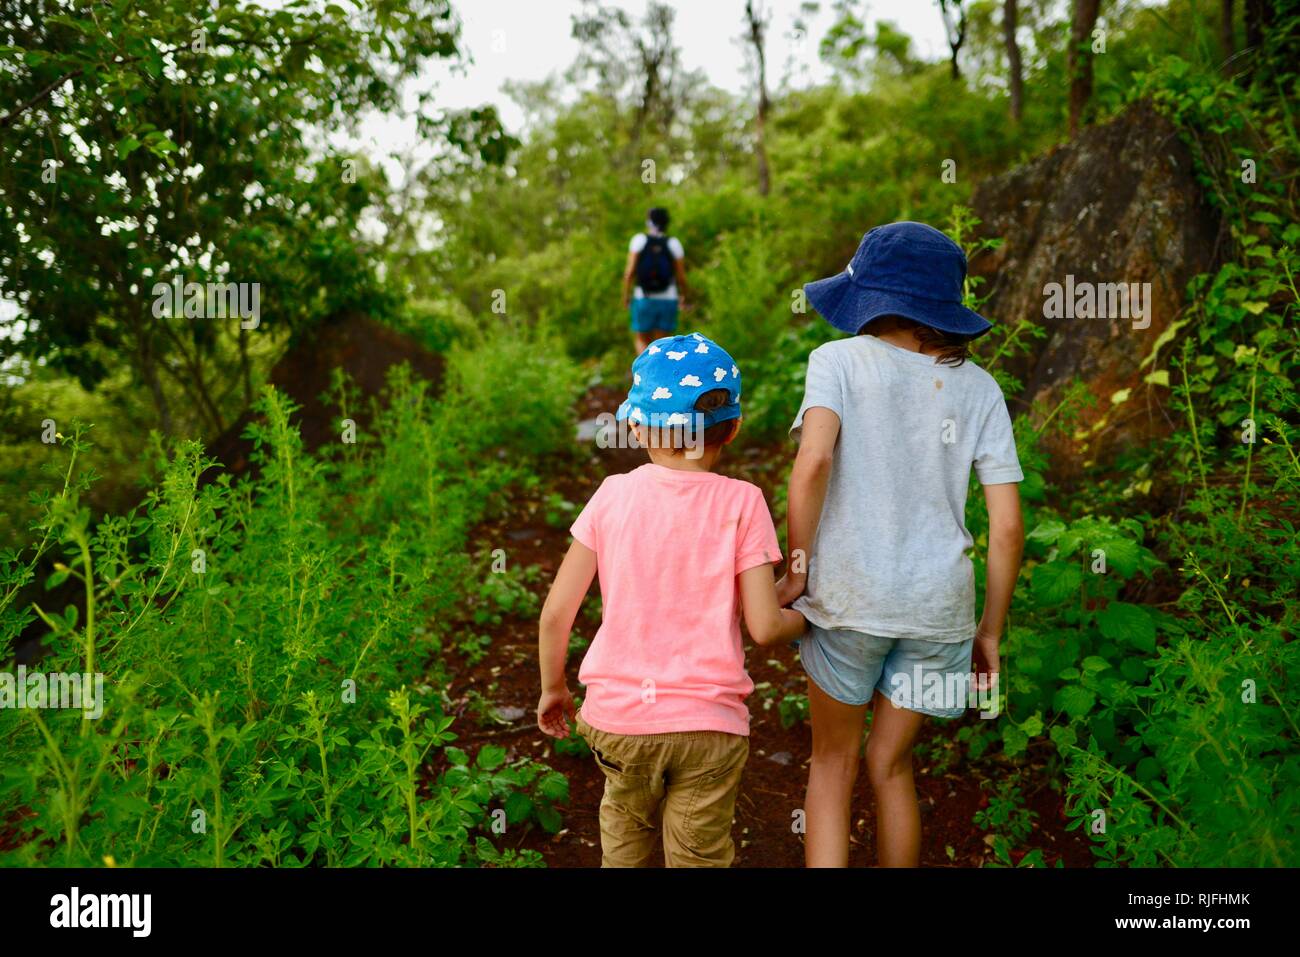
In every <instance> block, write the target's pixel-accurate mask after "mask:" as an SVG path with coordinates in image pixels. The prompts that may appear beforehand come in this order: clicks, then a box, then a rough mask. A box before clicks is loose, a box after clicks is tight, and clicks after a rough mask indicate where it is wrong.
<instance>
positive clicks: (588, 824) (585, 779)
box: [446, 388, 1092, 867]
mask: <svg viewBox="0 0 1300 957" xmlns="http://www.w3.org/2000/svg"><path fill="white" fill-rule="evenodd" d="M619 398H621V397H620V396H616V395H615V394H614V393H613V392H612V391H610V390H608V389H600V388H598V389H596V390H593V392H591V393H590V394H588V395H587V396H586V397H585V398H584V399H583V400H582V403H581V406H580V408H579V409H578V414H579V417H580V418H591V417H594V416H595V415H597V414H599V413H600V412H603V411H611V410H613V409H614V407H615V406H616V405H617V403H618V401H619ZM742 438H743V433H742ZM737 446H739V447H737ZM789 455H790V450H783V449H779V448H778V449H759V448H754V447H748V448H747V447H745V446H744V445H743V442H741V441H738V442H737V443H736V445H733V446H732V447H730V448H729V449H728V452H727V457H726V458H724V459H723V462H722V466H721V467H722V469H723V470H724V471H726V472H727V473H728V474H731V475H736V476H740V477H744V478H746V479H748V480H750V481H753V482H755V484H757V485H759V486H760V487H762V488H763V490H764V492H765V493H767V496H768V501H769V504H770V503H771V501H772V489H773V483H774V482H780V481H781V480H782V477H783V476H784V474H785V469H786V466H787V465H788V456H789ZM644 461H645V459H644V453H643V452H640V451H636V450H620V449H597V448H596V447H595V446H594V444H593V445H592V446H591V447H590V454H589V456H587V457H582V458H580V459H579V461H578V462H577V463H576V466H574V465H572V464H570V465H567V466H558V465H557V470H558V474H557V476H556V479H555V481H554V483H553V484H552V485H551V486H550V487H549V488H545V489H543V490H541V491H539V492H538V493H537V494H536V495H535V496H533V497H531V498H521V499H519V500H517V501H515V502H514V503H512V507H511V509H510V511H509V513H508V514H507V515H505V516H504V517H502V518H500V519H498V520H496V521H493V522H490V523H488V524H487V525H485V526H484V527H483V528H481V529H480V530H479V532H478V534H477V535H476V538H477V539H478V540H479V541H487V542H497V541H501V542H509V543H510V545H509V554H510V561H512V562H516V563H520V564H521V565H523V566H527V565H531V564H536V565H538V566H540V568H541V570H542V574H541V576H540V579H539V581H538V583H537V585H536V586H535V587H536V588H537V589H538V590H539V594H540V596H541V597H544V595H545V590H546V588H548V587H549V585H550V581H551V579H552V578H553V577H554V574H555V570H556V569H557V568H558V566H559V562H560V560H561V558H563V556H564V552H565V550H566V549H567V547H568V542H569V536H568V532H567V529H566V528H564V527H557V525H552V524H548V523H547V521H546V517H545V505H544V500H545V498H546V495H547V494H549V493H550V492H553V491H558V492H559V493H560V494H561V495H563V496H564V497H565V498H566V499H567V500H568V501H570V502H574V503H576V504H578V505H581V504H582V503H585V502H586V500H587V499H588V498H589V497H590V495H591V493H592V492H593V491H594V490H595V488H596V486H597V485H598V484H599V483H600V480H601V479H602V478H603V476H604V475H606V474H610V473H614V472H622V471H627V470H628V469H631V468H635V467H636V466H637V465H640V464H641V463H642V462H644ZM592 593H593V595H595V594H598V592H597V586H596V585H595V584H593V586H592ZM574 631H575V640H576V639H577V636H581V638H582V639H585V640H586V641H590V639H591V638H592V637H593V636H594V635H595V631H596V622H595V621H594V620H593V617H592V616H590V615H588V614H587V613H586V612H585V610H584V613H583V614H581V615H580V616H579V619H578V622H577V623H576V624H575V627H574ZM536 636H537V632H536V622H535V621H533V620H531V619H528V620H522V619H513V620H508V621H506V622H504V623H503V625H502V626H501V628H500V629H499V631H498V633H497V634H495V635H494V636H493V643H492V646H491V649H490V651H489V653H488V655H487V656H486V657H485V658H484V659H483V660H482V661H480V662H479V663H478V664H476V665H472V666H471V665H468V664H467V663H466V662H465V661H464V660H463V659H458V658H457V656H455V655H454V654H453V655H452V656H451V658H450V660H449V661H447V662H446V664H447V666H448V667H449V669H451V671H452V672H453V677H452V680H451V683H450V687H449V688H448V693H449V694H450V696H451V698H452V700H453V702H455V706H456V708H457V709H458V713H459V718H458V720H457V722H456V724H455V725H454V730H455V731H457V733H458V734H459V735H460V740H459V741H458V742H457V744H458V745H459V746H461V747H464V748H467V749H469V750H471V752H473V751H474V750H477V748H478V747H481V746H482V745H485V744H489V743H492V744H497V745H502V746H505V747H507V748H508V749H509V751H510V758H511V760H514V759H517V758H521V757H529V758H532V759H535V760H538V761H542V762H544V763H546V764H548V765H550V766H551V767H553V768H555V769H556V770H559V771H561V772H563V773H564V774H565V775H567V776H568V779H569V801H568V804H567V806H565V807H563V808H561V810H562V811H563V814H564V828H563V829H562V830H561V831H560V832H559V833H558V834H555V835H548V834H545V833H543V832H542V831H541V830H540V829H538V828H536V827H533V828H529V829H527V830H525V831H521V832H519V833H518V834H517V835H514V836H513V839H512V840H507V842H506V843H507V844H510V845H513V846H517V847H520V848H531V849H534V850H537V851H539V852H540V853H541V854H542V856H543V857H544V858H545V860H546V862H547V864H549V865H550V866H552V867H597V866H599V864H600V829H599V824H598V819H597V812H598V807H599V804H600V797H601V793H602V791H603V788H604V779H603V777H602V776H601V772H600V771H599V769H598V768H597V767H596V765H595V762H594V761H592V759H591V758H590V757H574V756H569V755H564V754H557V753H555V751H554V749H553V747H552V740H551V739H550V738H548V737H546V736H545V735H544V734H542V732H541V731H539V730H538V729H537V727H536V724H535V720H534V712H535V708H536V704H537V695H538V672H537V637H536ZM746 647H747V668H748V670H749V673H750V675H751V677H752V678H753V679H754V682H755V685H756V686H757V689H756V691H755V693H754V695H753V696H752V697H751V698H750V699H749V705H750V713H751V715H752V722H751V728H750V759H749V764H748V766H747V767H746V769H745V776H744V779H743V780H742V782H741V787H740V796H739V800H738V801H737V805H736V822H735V828H734V832H733V833H734V835H735V838H736V860H735V864H736V866H739V867H801V866H802V865H803V840H802V837H801V836H800V835H799V834H796V833H795V832H794V830H793V828H792V823H793V815H794V812H795V811H796V810H797V809H799V808H801V807H802V806H803V791H804V785H805V782H806V779H807V764H808V760H809V756H810V752H811V737H810V728H809V725H808V724H807V722H806V721H798V722H797V723H795V724H794V725H793V726H792V727H790V728H785V727H783V726H782V722H781V719H780V716H779V709H778V703H779V702H780V700H781V699H782V698H783V697H784V696H785V695H786V694H788V693H790V694H806V691H807V679H806V678H805V677H804V674H803V671H802V669H801V668H800V667H799V664H798V655H797V652H796V651H795V650H793V649H791V648H789V647H782V648H778V649H769V650H766V651H765V650H763V649H760V648H758V647H756V646H754V645H752V644H749V643H748V642H747V643H746ZM581 660H582V655H581V653H573V654H571V655H570V659H569V669H568V670H569V678H570V687H571V688H573V689H574V692H575V694H580V686H579V685H578V683H577V672H578V667H579V665H580V664H581ZM458 666H459V670H457V669H458ZM471 691H475V692H477V694H478V695H482V696H484V697H485V698H487V699H488V700H490V701H491V702H492V704H493V705H495V706H496V707H498V708H502V707H504V708H515V709H523V716H522V717H520V718H519V719H518V720H516V721H514V722H513V723H512V724H510V725H507V726H503V725H501V724H500V723H498V722H492V726H491V727H484V726H482V725H480V724H478V723H477V722H476V720H475V717H474V715H473V714H472V713H471V712H470V709H469V707H468V706H469V702H470V699H469V696H468V694H469V692H471ZM977 720H978V718H976V717H975V716H973V715H972V716H969V717H967V718H963V719H961V720H960V721H958V722H931V723H930V724H929V725H928V726H927V727H926V729H925V731H924V732H923V733H922V738H921V741H920V743H919V744H918V747H917V758H916V782H917V789H918V791H919V793H920V799H921V814H922V834H923V838H922V842H923V843H922V850H921V862H922V864H923V865H924V866H931V867H948V866H963V867H971V866H979V865H981V864H983V863H986V862H990V861H992V860H993V852H992V850H991V848H990V846H989V838H988V836H987V835H986V832H985V831H983V830H981V829H980V828H978V827H977V826H976V825H975V824H974V822H973V821H972V818H973V816H974V815H975V813H976V811H977V810H978V809H979V808H980V807H981V806H982V804H983V803H986V797H985V794H986V791H985V790H984V788H983V787H982V785H983V784H984V782H996V781H997V779H998V778H1000V777H1001V776H1002V775H1004V774H1006V773H1016V772H1018V773H1019V774H1020V775H1021V778H1020V781H1021V787H1022V792H1023V793H1024V795H1025V804H1026V806H1027V807H1028V808H1029V809H1030V810H1032V811H1034V812H1035V813H1036V814H1037V818H1036V821H1035V829H1034V833H1033V835H1032V837H1031V838H1030V839H1029V841H1028V842H1027V843H1026V844H1025V845H1023V846H1018V847H1016V849H1015V852H1014V853H1013V858H1014V859H1017V860H1018V859H1019V857H1020V856H1021V855H1022V854H1023V853H1025V852H1027V851H1030V850H1032V849H1035V848H1037V849H1041V850H1042V852H1043V857H1044V860H1045V861H1046V863H1047V864H1048V865H1049V866H1054V865H1055V864H1056V863H1057V862H1058V861H1060V862H1062V863H1063V864H1064V865H1065V866H1068V867H1086V866H1089V865H1090V864H1091V862H1092V855H1091V853H1090V851H1089V849H1088V845H1087V841H1086V839H1084V838H1083V837H1082V836H1081V835H1080V834H1079V832H1078V831H1066V830H1065V824H1066V820H1065V815H1064V810H1063V804H1062V800H1061V795H1060V793H1059V792H1058V791H1057V790H1056V789H1055V788H1054V787H1052V782H1051V781H1050V780H1048V778H1047V771H1046V768H1045V766H1044V765H1042V764H1035V763H1033V762H1032V761H1031V762H1030V763H1029V764H1028V765H1027V766H1024V765H1022V766H1019V767H1018V768H1015V769H1013V768H1012V766H1011V764H1010V763H1009V762H1005V761H1004V760H1003V759H1001V758H1000V757H992V758H990V757H985V758H983V759H982V760H981V761H979V762H972V761H970V760H968V759H967V758H966V757H965V746H964V745H961V744H958V743H957V741H956V740H955V734H956V730H957V728H958V727H959V726H960V724H961V723H962V722H969V721H977ZM874 860H875V847H874V806H873V802H872V797H871V789H870V788H869V787H868V786H867V783H866V777H865V773H864V774H863V775H862V777H861V778H860V779H859V787H858V791H857V798H856V800H855V805H854V809H853V848H852V851H851V855H850V863H851V864H852V865H854V866H865V865H870V864H873V863H874Z"/></svg>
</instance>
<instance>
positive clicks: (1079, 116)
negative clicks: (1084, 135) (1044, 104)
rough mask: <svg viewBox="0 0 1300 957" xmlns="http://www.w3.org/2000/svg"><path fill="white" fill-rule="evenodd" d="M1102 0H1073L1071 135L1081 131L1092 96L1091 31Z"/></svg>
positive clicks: (1069, 61) (1070, 60) (1070, 71)
mask: <svg viewBox="0 0 1300 957" xmlns="http://www.w3.org/2000/svg"><path fill="white" fill-rule="evenodd" d="M1100 9H1101V0H1074V19H1073V22H1072V23H1071V25H1070V50H1069V57H1068V59H1067V63H1068V64H1069V74H1070V135H1071V136H1073V135H1074V134H1076V133H1078V132H1079V124H1080V123H1081V122H1082V121H1083V111H1084V109H1085V108H1086V107H1087V105H1088V100H1090V99H1091V98H1092V47H1091V40H1092V31H1093V28H1094V27H1096V25H1097V14H1098V13H1099V12H1100Z"/></svg>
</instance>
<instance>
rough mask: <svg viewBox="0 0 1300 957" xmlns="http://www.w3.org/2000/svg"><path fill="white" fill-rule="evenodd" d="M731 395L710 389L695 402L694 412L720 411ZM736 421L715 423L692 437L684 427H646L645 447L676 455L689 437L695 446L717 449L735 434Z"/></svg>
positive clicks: (724, 391)
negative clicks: (663, 450) (689, 436)
mask: <svg viewBox="0 0 1300 957" xmlns="http://www.w3.org/2000/svg"><path fill="white" fill-rule="evenodd" d="M730 397H731V394H730V393H729V392H728V391H727V390H726V389H710V390H709V391H708V392H705V393H704V394H703V395H701V396H700V397H699V398H698V399H696V400H695V411H696V412H698V413H701V414H703V413H706V412H712V411H714V410H715V409H720V408H722V407H723V406H724V405H726V404H727V401H728V400H729V399H730ZM737 422H738V420H737V419H728V420H727V421H726V422H717V423H715V424H713V425H711V426H709V427H708V428H707V429H705V430H704V432H703V433H702V434H701V435H699V436H693V435H691V434H690V433H689V432H688V431H687V428H688V427H687V426H684V425H666V426H647V427H646V436H645V437H646V441H645V445H646V446H647V447H649V448H652V449H665V450H668V451H671V452H673V453H674V454H677V453H679V452H682V451H684V450H685V449H686V447H687V446H686V440H687V437H688V435H691V437H692V438H694V440H695V444H703V446H704V447H705V448H710V449H711V448H717V447H718V446H721V445H726V444H727V442H729V441H730V440H731V437H732V436H733V435H734V434H735V432H736V425H737Z"/></svg>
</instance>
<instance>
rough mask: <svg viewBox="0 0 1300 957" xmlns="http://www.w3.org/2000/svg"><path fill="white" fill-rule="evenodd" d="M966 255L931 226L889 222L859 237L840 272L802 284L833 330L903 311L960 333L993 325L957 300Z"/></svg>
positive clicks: (978, 331) (980, 332)
mask: <svg viewBox="0 0 1300 957" xmlns="http://www.w3.org/2000/svg"><path fill="white" fill-rule="evenodd" d="M965 278H966V254H965V253H964V252H962V250H961V247H960V246H958V245H957V244H956V243H954V242H953V241H952V240H951V239H949V238H948V237H947V236H945V235H944V234H943V233H941V232H939V230H937V229H935V228H934V227H933V226H927V225H925V224H924V223H908V222H904V223H890V224H889V225H888V226H877V227H876V228H875V229H872V230H870V231H869V232H868V233H867V234H866V235H865V236H863V237H862V242H861V244H859V246H858V251H857V252H856V253H855V254H854V256H853V261H852V262H851V263H849V265H848V267H847V268H846V269H845V270H844V272H842V273H840V274H839V275H838V276H831V277H830V278H829V279H819V280H817V281H816V282H810V283H808V284H806V285H805V286H804V287H803V288H804V292H805V293H807V295H808V301H809V302H810V303H812V306H813V308H814V309H816V310H817V311H818V312H819V313H821V315H822V317H823V318H824V319H825V320H826V321H827V322H829V323H830V324H831V325H832V326H834V327H835V328H836V329H840V330H842V331H844V332H847V333H850V334H852V335H856V334H857V333H858V332H860V331H861V330H862V327H863V326H865V325H866V324H867V323H868V322H870V321H871V320H872V319H876V318H878V317H880V316H903V317H904V318H907V319H912V320H915V321H916V322H919V323H921V324H922V325H926V326H930V327H931V328H934V329H939V330H941V331H943V332H952V333H957V334H959V335H964V336H981V335H983V334H984V333H986V332H988V331H989V329H991V328H993V324H992V323H991V322H989V321H988V320H987V319H985V318H984V317H983V316H981V315H980V314H979V313H977V312H975V311H974V310H973V309H967V308H966V307H965V306H963V305H962V302H961V298H962V283H963V281H964V280H965Z"/></svg>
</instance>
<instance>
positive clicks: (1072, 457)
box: [970, 103, 1219, 475]
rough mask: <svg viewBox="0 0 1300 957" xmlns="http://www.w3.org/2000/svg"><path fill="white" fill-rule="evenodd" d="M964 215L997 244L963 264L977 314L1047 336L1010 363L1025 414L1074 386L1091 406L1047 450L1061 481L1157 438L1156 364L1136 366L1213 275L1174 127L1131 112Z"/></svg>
mask: <svg viewBox="0 0 1300 957" xmlns="http://www.w3.org/2000/svg"><path fill="white" fill-rule="evenodd" d="M972 205H973V207H974V209H975V213H976V215H977V216H979V217H980V219H981V220H983V224H982V225H981V226H980V229H979V232H980V234H981V235H982V236H989V237H1000V238H1001V239H1002V240H1003V243H1002V246H1001V247H1000V248H999V249H997V250H994V251H990V252H985V253H983V254H980V255H977V256H975V257H974V258H973V259H972V261H971V264H970V271H971V274H972V275H977V276H983V277H984V278H985V279H986V280H987V282H986V284H985V285H983V286H982V287H980V289H979V292H980V293H988V292H990V291H991V296H990V298H989V300H988V302H987V303H986V305H985V306H984V308H983V310H982V311H983V312H985V314H987V315H988V316H989V317H990V318H992V319H994V320H995V321H999V322H1004V323H1006V322H1014V321H1016V320H1019V319H1029V320H1031V321H1033V322H1034V323H1036V324H1038V325H1040V326H1042V327H1043V328H1044V329H1045V330H1046V332H1047V335H1046V336H1045V337H1044V338H1042V339H1040V340H1038V342H1037V344H1036V346H1035V348H1034V350H1033V352H1032V354H1031V355H1029V356H1028V357H1024V358H1019V359H1012V360H1009V361H1008V362H1007V368H1008V371H1011V372H1013V373H1014V374H1015V375H1017V377H1018V378H1019V379H1020V380H1021V381H1022V382H1023V383H1024V386H1025V387H1024V391H1023V393H1022V395H1021V397H1020V399H1021V401H1022V403H1024V404H1026V405H1028V404H1032V403H1033V402H1035V401H1041V402H1043V403H1045V404H1046V406H1047V407H1048V408H1049V409H1050V408H1053V407H1055V406H1056V404H1057V403H1058V402H1059V401H1060V399H1061V396H1062V395H1063V393H1064V390H1065V389H1066V387H1067V386H1068V385H1069V383H1070V382H1071V381H1072V380H1074V379H1075V378H1076V377H1077V378H1079V379H1081V380H1082V381H1083V383H1084V384H1085V385H1086V387H1087V389H1088V391H1089V392H1091V393H1092V395H1093V396H1094V397H1095V398H1096V400H1097V401H1096V402H1095V403H1094V404H1093V405H1092V406H1091V407H1090V408H1087V409H1083V410H1082V411H1081V412H1080V416H1079V420H1078V422H1077V429H1076V430H1075V434H1074V436H1073V437H1064V438H1061V437H1058V438H1056V439H1052V440H1049V445H1055V446H1056V448H1052V449H1050V451H1052V452H1054V453H1055V454H1053V455H1052V457H1051V458H1052V462H1053V468H1054V470H1055V471H1056V472H1057V473H1058V475H1063V474H1068V473H1070V472H1072V471H1075V470H1077V469H1078V468H1079V467H1081V466H1083V465H1086V464H1088V463H1089V462H1091V461H1094V460H1096V461H1100V460H1104V459H1107V458H1109V457H1111V456H1113V454H1114V453H1115V452H1116V451H1118V450H1119V449H1121V448H1123V447H1125V446H1128V445H1131V444H1133V443H1136V442H1142V441H1144V440H1146V439H1148V438H1149V437H1151V436H1152V435H1155V434H1160V433H1162V432H1164V431H1167V430H1168V429H1169V427H1170V424H1169V419H1168V418H1167V417H1166V415H1165V414H1164V410H1163V406H1164V398H1165V395H1166V394H1167V392H1166V390H1165V389H1164V387H1162V386H1161V385H1159V384H1158V377H1157V381H1156V382H1148V381H1145V380H1146V379H1147V377H1148V375H1149V373H1150V372H1151V371H1152V368H1153V366H1154V367H1161V366H1163V363H1154V364H1149V365H1147V366H1146V367H1145V368H1143V367H1142V366H1143V360H1145V359H1146V358H1147V357H1148V356H1149V355H1150V353H1151V351H1152V349H1153V347H1154V346H1155V344H1156V342H1157V340H1158V339H1159V337H1160V335H1161V333H1163V332H1164V331H1165V330H1166V329H1168V328H1169V327H1170V325H1171V324H1173V323H1174V322H1175V321H1177V319H1178V318H1179V316H1180V315H1181V314H1182V313H1183V311H1184V310H1185V309H1186V304H1187V283H1188V281H1189V280H1190V279H1191V278H1192V277H1193V276H1195V275H1196V274H1198V273H1201V272H1205V271H1206V270H1208V269H1210V268H1212V267H1213V266H1214V264H1215V261H1216V257H1217V243H1218V236H1219V223H1218V217H1217V216H1216V215H1215V214H1214V212H1213V211H1212V210H1211V209H1210V208H1209V207H1208V205H1207V204H1206V203H1205V202H1204V200H1203V198H1202V191H1201V189H1200V187H1199V186H1198V184H1197V182H1196V177H1195V172H1194V170H1193V166H1192V154H1191V151H1190V150H1189V148H1188V147H1187V145H1186V144H1185V143H1183V142H1182V141H1181V140H1180V139H1179V136H1178V132H1177V130H1175V128H1174V127H1173V125H1172V124H1171V123H1170V122H1169V121H1168V120H1167V119H1165V118H1164V117H1163V116H1161V115H1160V114H1158V113H1157V112H1156V111H1155V110H1154V108H1152V106H1151V105H1150V104H1148V103H1138V104H1136V105H1134V106H1133V107H1131V108H1130V109H1128V110H1127V111H1126V112H1124V113H1123V114H1121V115H1120V116H1119V117H1117V118H1116V119H1114V120H1112V121H1111V122H1109V123H1106V124H1104V125H1101V126H1096V127H1092V128H1090V129H1087V130H1085V131H1084V132H1083V133H1081V134H1080V135H1079V136H1078V137H1077V138H1076V139H1074V140H1073V141H1071V142H1069V143H1067V144H1065V145H1063V146H1060V147H1058V148H1057V149H1055V150H1053V151H1052V152H1051V153H1048V154H1046V155H1044V156H1041V157H1039V158H1037V159H1035V160H1033V161H1032V162H1030V163H1028V164H1026V165H1024V166H1021V167H1018V168H1017V169H1014V170H1011V171H1010V172H1008V173H1005V174H1003V175H1001V176H997V177H994V178H992V179H989V180H986V181H985V182H983V183H982V184H981V185H980V186H979V187H978V188H977V189H976V192H975V197H974V199H973V201H972ZM1121 284H1122V285H1121ZM1125 293H1130V294H1132V295H1130V296H1129V297H1128V301H1127V303H1126V302H1125V301H1124V300H1125ZM1125 306H1127V307H1128V308H1127V309H1125ZM1165 348H1166V349H1167V348H1168V347H1167V346H1166V347H1165ZM1124 390H1129V391H1128V392H1127V393H1125V392H1124ZM1013 411H1014V410H1013Z"/></svg>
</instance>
